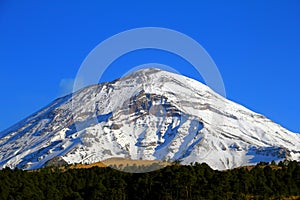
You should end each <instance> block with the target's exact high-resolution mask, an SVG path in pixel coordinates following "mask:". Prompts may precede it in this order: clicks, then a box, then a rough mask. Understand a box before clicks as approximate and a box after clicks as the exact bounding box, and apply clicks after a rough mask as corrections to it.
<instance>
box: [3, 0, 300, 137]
mask: <svg viewBox="0 0 300 200" xmlns="http://www.w3.org/2000/svg"><path fill="white" fill-rule="evenodd" d="M103 2H106V3H103ZM179 2H180V3H179ZM199 2H200V3H199ZM199 2H198V1H196V0H195V1H153V0H152V1H70V0H69V1H68V0H64V1H61V0H60V1H56V0H51V1H46V0H45V1H30V0H29V1H17V0H1V1H0V67H1V73H0V87H1V98H0V130H3V129H5V128H7V127H9V126H10V125H12V124H14V123H16V122H18V121H19V120H21V119H23V118H25V117H27V116H28V115H30V114H32V113H33V112H35V111H37V110H38V109H40V108H42V107H43V106H45V105H47V104H49V103H50V102H51V101H53V100H54V99H55V98H57V97H59V96H60V95H62V94H64V93H65V92H66V91H67V90H68V84H69V83H70V82H71V81H72V79H73V78H74V77H75V75H76V72H77V70H78V68H79V67H80V65H81V63H82V61H83V59H84V58H85V57H86V56H87V54H88V53H89V52H90V51H91V50H92V49H93V48H94V47H95V46H96V45H97V44H99V43H100V42H101V41H103V40H105V39H106V38H108V37H110V36H112V35H114V34H116V33H119V32H121V31H125V30H127V29H132V28H137V27H145V26H157V27H165V28H170V29H174V30H177V31H180V32H182V33H185V34H187V35H189V36H190V37H192V38H194V39H195V40H197V41H198V42H199V43H200V44H201V45H202V46H203V47H204V48H205V49H206V50H207V52H208V53H209V54H210V56H211V57H212V58H213V60H214V61H215V63H216V64H217V66H218V68H219V70H220V72H221V74H222V77H223V80H224V83H225V87H226V91H227V97H228V98H229V99H231V100H234V101H235V102H238V103H240V104H242V105H245V106H246V107H248V108H250V109H252V110H254V111H256V112H259V113H262V114H263V115H266V116H267V117H269V118H270V119H272V120H273V121H275V122H277V123H279V124H281V125H283V126H284V127H286V128H288V129H290V130H292V131H295V132H300V123H299V121H300V120H299V119H300V117H299V114H300V104H299V102H300V89H299V86H300V78H299V76H300V46H299V45H300V2H299V1H297V0H294V1H292V0H291V1H276V0H272V1H260V0H256V1H252V0H251V1H250V0H249V1H208V0H207V1H199ZM149 62H157V63H162V64H166V65H169V66H172V67H174V68H176V69H177V70H178V71H179V72H181V73H182V74H184V75H187V76H190V77H193V78H196V79H200V78H199V77H195V75H194V74H195V73H194V71H193V68H192V67H191V66H188V64H187V63H186V62H185V61H183V60H180V59H179V58H178V57H176V56H173V55H170V54H168V53H166V52H159V51H155V50H153V51H152V50H149V51H143V52H135V53H130V54H128V55H126V56H123V57H121V58H120V59H118V60H117V61H116V62H114V63H113V64H112V66H111V68H110V69H109V70H108V71H107V72H106V73H105V76H104V77H103V80H113V79H115V78H117V77H118V76H121V75H122V74H124V73H125V72H126V71H127V68H130V67H133V66H136V65H140V64H143V63H149ZM183 68H186V69H185V70H183Z"/></svg>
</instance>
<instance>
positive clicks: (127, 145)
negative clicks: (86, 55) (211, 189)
mask: <svg viewBox="0 0 300 200" xmlns="http://www.w3.org/2000/svg"><path fill="white" fill-rule="evenodd" d="M56 156H60V157H61V158H62V159H63V160H65V161H66V162H68V163H79V162H83V163H94V162H98V161H101V160H105V159H108V158H111V157H125V158H130V159H143V160H180V161H181V162H182V163H184V164H188V163H191V162H206V163H208V164H209V165H210V166H211V167H213V168H216V169H228V168H234V167H238V166H243V165H249V164H255V163H257V162H260V161H271V160H282V159H284V158H288V159H295V160H300V136H299V135H298V134H295V133H292V132H290V131H288V130H286V129H284V128H283V127H281V126H280V125H278V124H275V123H274V122H272V121H271V120H269V119H267V118H266V117H264V116H262V115H260V114H257V113H254V112H252V111H250V110H248V109H246V108H245V107H243V106H240V105H238V104H236V103H234V102H231V101H229V100H227V99H225V98H223V97H222V96H220V95H218V94H216V93H215V92H213V91H212V90H211V89H210V88H208V87H207V86H205V85H203V84H202V83H200V82H197V81H195V80H192V79H190V78H187V77H184V76H181V75H178V74H173V73H170V72H166V71H161V70H158V69H146V70H141V71H137V72H135V73H132V74H130V75H128V76H126V77H123V78H121V79H118V80H115V81H113V82H110V83H102V84H99V85H92V86H89V87H86V88H83V89H81V90H80V91H77V92H76V93H74V94H73V95H68V96H65V97H62V98H60V99H57V100H56V101H54V102H53V103H52V104H50V105H49V106H47V107H45V108H44V109H42V110H40V111H38V112H37V113H35V114H33V115H32V116H30V117H28V118H27V119H25V120H23V121H21V122H20V123H18V124H16V125H14V126H13V127H11V128H9V129H7V130H5V131H3V132H2V133H1V134H0V167H5V166H8V167H11V168H14V167H19V168H23V169H35V168H39V167H42V166H43V165H44V164H45V163H46V162H47V161H49V160H50V159H52V158H54V157H56Z"/></svg>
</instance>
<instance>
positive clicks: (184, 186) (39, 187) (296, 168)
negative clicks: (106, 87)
mask: <svg viewBox="0 0 300 200" xmlns="http://www.w3.org/2000/svg"><path fill="white" fill-rule="evenodd" d="M291 196H293V197H295V198H297V197H299V198H300V163H299V162H296V161H291V162H287V161H285V162H280V163H279V164H278V165H276V164H275V163H272V165H271V164H268V163H260V164H258V165H256V166H254V167H252V168H251V169H249V168H246V167H242V168H237V169H233V170H227V171H218V170H213V169H211V168H210V167H209V166H208V165H207V164H205V163H204V164H199V163H195V164H192V165H188V166H182V165H178V164H174V165H171V166H168V167H165V168H163V169H161V170H158V171H153V172H148V173H140V174H139V173H126V172H121V171H118V170H115V169H112V168H109V167H107V168H100V167H93V168H89V169H71V168H68V167H67V168H65V169H64V170H62V169H61V168H58V167H46V168H42V169H40V170H37V171H22V170H20V169H15V170H11V169H9V168H5V169H2V170H1V171H0V199H70V200H74V199H75V200H76V199H118V200H125V199H129V200H131V199H133V200H134V199H144V200H146V199H170V200H173V199H282V198H283V197H291Z"/></svg>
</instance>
